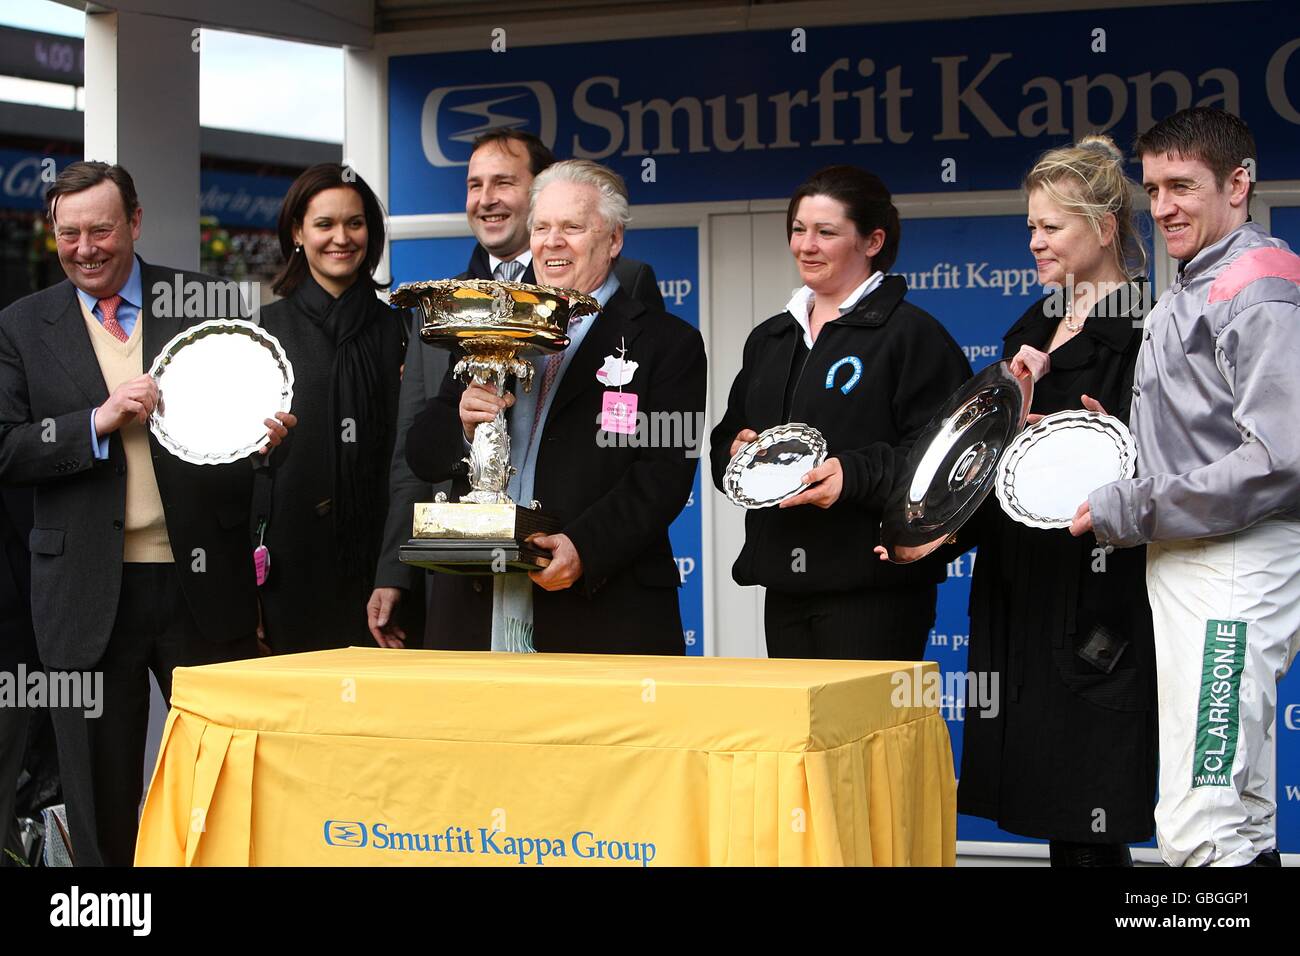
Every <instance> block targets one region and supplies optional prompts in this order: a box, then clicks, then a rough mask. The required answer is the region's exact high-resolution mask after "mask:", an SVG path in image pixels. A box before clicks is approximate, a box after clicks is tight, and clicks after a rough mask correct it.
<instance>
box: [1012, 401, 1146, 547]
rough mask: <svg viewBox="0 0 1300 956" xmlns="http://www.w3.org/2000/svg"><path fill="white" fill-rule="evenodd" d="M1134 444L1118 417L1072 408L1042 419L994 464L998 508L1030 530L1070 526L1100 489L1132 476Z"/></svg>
mask: <svg viewBox="0 0 1300 956" xmlns="http://www.w3.org/2000/svg"><path fill="white" fill-rule="evenodd" d="M1136 470H1137V445H1136V443H1135V442H1134V441H1133V435H1132V433H1130V432H1129V430H1128V428H1127V427H1126V426H1125V425H1124V423H1123V422H1122V421H1120V420H1119V419H1118V418H1114V417H1112V416H1110V415H1102V414H1100V413H1098V412H1088V411H1082V410H1071V411H1065V412H1056V413H1055V414H1053V415H1046V416H1044V417H1043V418H1042V419H1040V420H1039V421H1038V422H1037V423H1035V424H1033V425H1031V426H1029V427H1028V428H1026V429H1025V430H1024V431H1023V432H1021V433H1020V434H1019V435H1017V436H1016V439H1015V441H1013V442H1012V443H1011V444H1010V445H1009V446H1007V450H1006V452H1005V453H1004V454H1003V456H1002V458H1001V460H999V462H998V477H997V484H996V489H997V496H998V501H999V502H1000V503H1001V505H1002V510H1003V511H1005V512H1006V513H1007V515H1009V516H1010V517H1011V518H1014V519H1015V520H1016V521H1018V522H1020V523H1021V524H1023V525H1028V526H1029V527H1031V528H1043V529H1049V528H1068V527H1069V526H1070V522H1071V521H1072V520H1073V519H1074V514H1075V512H1076V511H1077V510H1078V508H1079V505H1081V504H1082V503H1083V502H1084V501H1086V500H1087V498H1088V495H1089V494H1090V493H1091V492H1093V491H1096V490H1097V489H1098V488H1100V487H1101V486H1102V485H1105V484H1109V483H1110V482H1112V481H1119V480H1120V479H1122V478H1132V477H1133V475H1134V474H1135V472H1136Z"/></svg>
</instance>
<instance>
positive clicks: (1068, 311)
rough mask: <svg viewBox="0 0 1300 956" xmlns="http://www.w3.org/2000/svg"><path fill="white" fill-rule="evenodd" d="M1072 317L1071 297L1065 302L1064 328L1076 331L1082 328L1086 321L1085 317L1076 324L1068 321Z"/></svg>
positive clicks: (1072, 302) (1072, 305)
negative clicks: (1067, 302)
mask: <svg viewBox="0 0 1300 956" xmlns="http://www.w3.org/2000/svg"><path fill="white" fill-rule="evenodd" d="M1073 318H1074V300H1073V299H1071V300H1070V302H1069V304H1067V305H1066V307H1065V328H1066V329H1067V330H1068V331H1070V332H1078V331H1079V330H1080V329H1082V328H1083V323H1084V322H1086V321H1087V320H1086V319H1084V320H1081V321H1080V322H1079V324H1078V325H1075V324H1074V323H1073V322H1071V321H1070V320H1071V319H1073Z"/></svg>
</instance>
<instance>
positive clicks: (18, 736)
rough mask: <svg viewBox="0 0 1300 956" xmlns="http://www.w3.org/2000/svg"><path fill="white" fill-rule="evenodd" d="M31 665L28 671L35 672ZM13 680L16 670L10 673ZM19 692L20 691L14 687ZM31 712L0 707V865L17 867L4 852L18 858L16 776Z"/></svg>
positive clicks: (23, 708) (20, 769) (20, 766)
mask: <svg viewBox="0 0 1300 956" xmlns="http://www.w3.org/2000/svg"><path fill="white" fill-rule="evenodd" d="M38 667H39V665H33V666H31V667H30V668H29V669H33V670H34V669H38ZM13 673H14V674H15V676H14V678H13V679H14V680H15V681H16V680H17V676H16V675H17V669H15V670H14V671H13ZM17 689H18V692H19V693H22V692H23V690H24V688H22V687H19V688H17ZM30 718H31V711H30V710H28V709H27V708H26V707H0V866H10V865H17V864H15V863H14V861H13V859H12V858H11V857H10V856H9V854H8V853H6V852H5V850H9V851H10V852H12V853H14V854H16V855H18V856H19V857H21V856H22V847H21V846H20V845H19V844H18V841H17V836H18V822H17V817H15V816H14V804H15V802H16V800H17V796H18V774H19V773H21V772H22V769H23V754H24V753H25V751H26V749H27V725H28V723H29V721H30Z"/></svg>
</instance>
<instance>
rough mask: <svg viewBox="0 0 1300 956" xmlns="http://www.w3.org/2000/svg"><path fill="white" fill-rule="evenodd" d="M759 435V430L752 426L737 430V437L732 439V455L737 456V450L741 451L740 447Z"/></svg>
mask: <svg viewBox="0 0 1300 956" xmlns="http://www.w3.org/2000/svg"><path fill="white" fill-rule="evenodd" d="M757 437H758V432H756V431H754V429H752V428H742V429H741V430H740V431H738V432H736V437H735V438H734V439H732V441H731V455H730V457H732V458H735V457H736V452H738V451H740V449H742V448H744V447H745V446H746V445H748V444H749V443H750V442H752V441H753V440H754V439H755V438H757Z"/></svg>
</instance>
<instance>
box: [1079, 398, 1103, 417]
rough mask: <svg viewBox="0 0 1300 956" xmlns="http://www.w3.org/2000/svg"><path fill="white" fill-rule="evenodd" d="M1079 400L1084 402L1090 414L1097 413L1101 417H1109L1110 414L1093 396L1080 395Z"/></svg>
mask: <svg viewBox="0 0 1300 956" xmlns="http://www.w3.org/2000/svg"><path fill="white" fill-rule="evenodd" d="M1079 400H1080V401H1081V402H1083V407H1084V408H1086V409H1087V410H1088V411H1090V412H1096V413H1097V414H1099V415H1107V414H1109V412H1107V411H1106V409H1104V408H1102V407H1101V402H1099V401H1097V400H1096V399H1095V398H1093V397H1092V396H1091V395H1080V396H1079Z"/></svg>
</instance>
